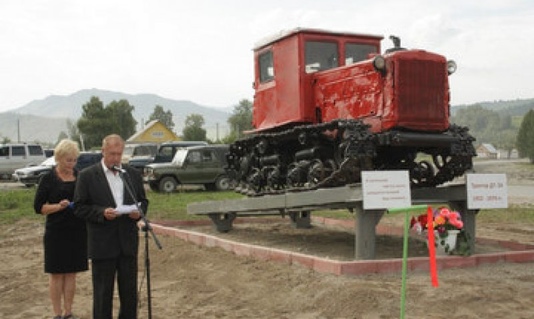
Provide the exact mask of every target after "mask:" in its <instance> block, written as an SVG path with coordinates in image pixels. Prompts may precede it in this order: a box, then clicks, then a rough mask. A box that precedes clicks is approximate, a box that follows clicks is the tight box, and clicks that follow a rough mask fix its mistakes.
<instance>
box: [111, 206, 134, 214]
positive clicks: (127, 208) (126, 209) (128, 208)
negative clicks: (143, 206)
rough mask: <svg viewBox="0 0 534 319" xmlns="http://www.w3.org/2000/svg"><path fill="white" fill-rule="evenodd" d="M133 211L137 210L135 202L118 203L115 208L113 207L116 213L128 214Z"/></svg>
mask: <svg viewBox="0 0 534 319" xmlns="http://www.w3.org/2000/svg"><path fill="white" fill-rule="evenodd" d="M135 211H137V206H136V205H135V204H132V205H120V206H118V207H117V208H115V212H116V213H117V215H123V214H129V213H133V212H135Z"/></svg>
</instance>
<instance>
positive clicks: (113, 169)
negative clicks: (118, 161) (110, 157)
mask: <svg viewBox="0 0 534 319" xmlns="http://www.w3.org/2000/svg"><path fill="white" fill-rule="evenodd" d="M111 170H112V171H115V172H119V173H122V174H125V173H126V170H125V169H122V168H120V167H118V166H117V165H113V166H111Z"/></svg>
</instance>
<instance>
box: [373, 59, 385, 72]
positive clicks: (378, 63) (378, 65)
mask: <svg viewBox="0 0 534 319" xmlns="http://www.w3.org/2000/svg"><path fill="white" fill-rule="evenodd" d="M373 66H374V68H375V70H377V71H379V72H382V73H384V72H385V71H386V59H384V57H383V56H381V55H377V56H375V57H374V59H373Z"/></svg>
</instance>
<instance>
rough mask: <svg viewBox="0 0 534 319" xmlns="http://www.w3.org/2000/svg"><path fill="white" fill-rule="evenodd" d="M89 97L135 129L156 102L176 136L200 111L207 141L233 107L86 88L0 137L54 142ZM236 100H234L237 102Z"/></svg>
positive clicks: (222, 128) (19, 117)
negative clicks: (118, 105) (119, 112)
mask: <svg viewBox="0 0 534 319" xmlns="http://www.w3.org/2000/svg"><path fill="white" fill-rule="evenodd" d="M92 96H97V97H98V98H99V99H100V100H101V101H102V103H103V104H104V106H106V105H108V104H109V103H110V102H112V101H119V100H123V99H124V100H127V101H128V102H129V103H130V105H133V106H134V112H133V115H134V118H135V119H136V120H137V122H138V129H142V128H143V126H144V123H145V122H146V121H147V120H148V118H149V116H150V114H151V113H152V112H153V111H154V107H155V106H156V105H161V106H162V107H163V109H164V110H165V111H167V110H170V111H171V112H172V114H173V121H174V124H175V127H174V131H175V133H177V134H178V135H181V132H182V130H183V128H184V122H185V119H186V118H187V116H188V115H190V114H200V115H202V116H203V117H204V120H205V124H204V129H206V131H207V136H208V138H209V139H211V140H217V139H220V138H223V137H225V136H226V135H228V134H229V133H230V127H229V125H228V118H229V116H230V115H231V114H232V111H233V108H234V107H233V106H229V107H226V108H220V107H210V106H205V105H199V104H197V103H194V102H191V101H187V100H172V99H167V98H164V97H161V96H158V95H155V94H135V95H132V94H125V93H120V92H113V91H106V90H99V89H87V90H81V91H78V92H75V93H73V94H70V95H66V96H62V95H50V96H48V97H46V98H44V99H42V100H34V101H31V102H30V103H28V104H26V105H23V106H21V107H19V108H17V109H14V110H12V111H9V112H4V113H0V139H3V138H4V137H7V138H9V139H10V140H11V141H14V142H16V141H25V142H34V141H36V142H41V143H43V144H54V143H55V142H56V141H57V139H58V136H59V134H60V133H61V132H62V131H63V132H67V119H70V120H72V121H73V122H76V121H77V120H78V119H79V118H80V117H81V115H82V106H83V105H84V104H85V103H87V102H89V100H90V99H91V97H92ZM237 103H238V101H236V105H237ZM475 104H476V105H480V106H482V107H483V108H486V109H490V110H493V111H496V112H502V113H509V114H511V115H515V116H523V115H524V114H525V113H526V112H528V111H529V110H531V109H534V99H516V100H510V101H493V102H479V103H475ZM475 104H470V105H457V106H453V107H452V108H451V113H452V114H453V115H454V114H455V113H456V112H457V111H458V110H460V109H462V108H466V107H470V106H472V105H475Z"/></svg>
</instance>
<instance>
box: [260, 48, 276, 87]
mask: <svg viewBox="0 0 534 319" xmlns="http://www.w3.org/2000/svg"><path fill="white" fill-rule="evenodd" d="M258 59H259V61H258V62H259V64H260V82H261V83H264V82H269V81H272V80H273V79H274V64H273V51H267V52H265V53H262V54H260V56H259V58H258Z"/></svg>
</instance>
